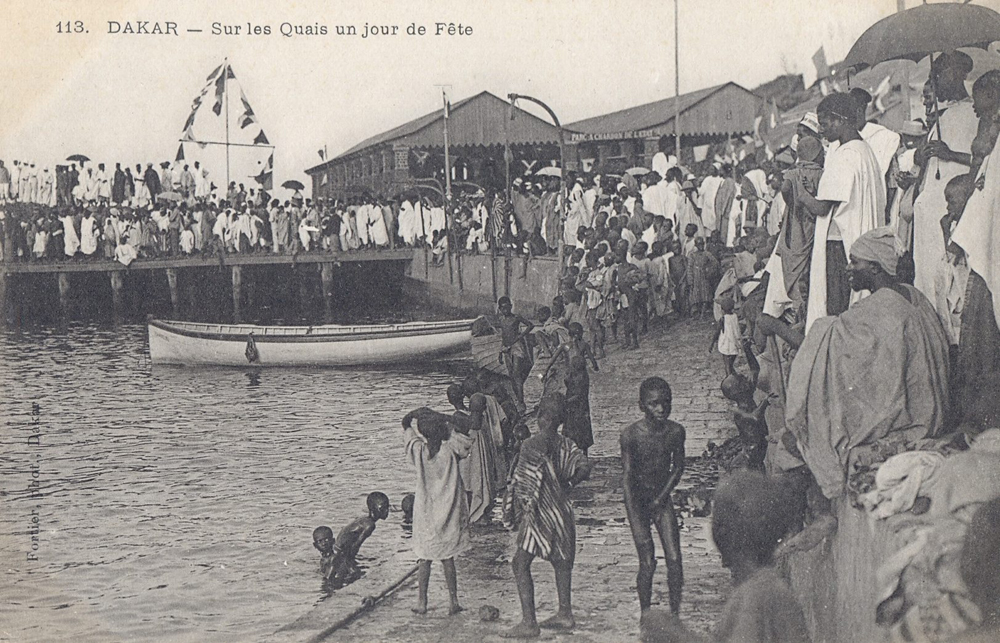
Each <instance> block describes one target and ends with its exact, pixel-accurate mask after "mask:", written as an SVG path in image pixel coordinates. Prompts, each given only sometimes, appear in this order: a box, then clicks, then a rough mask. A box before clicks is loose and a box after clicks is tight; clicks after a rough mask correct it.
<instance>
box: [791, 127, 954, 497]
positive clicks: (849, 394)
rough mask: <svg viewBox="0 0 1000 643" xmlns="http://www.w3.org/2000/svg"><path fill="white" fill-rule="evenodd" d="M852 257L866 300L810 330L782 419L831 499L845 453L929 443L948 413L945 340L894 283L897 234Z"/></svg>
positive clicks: (926, 305)
mask: <svg viewBox="0 0 1000 643" xmlns="http://www.w3.org/2000/svg"><path fill="white" fill-rule="evenodd" d="M821 118H822V116H821ZM850 252H851V261H850V266H849V268H848V273H849V277H848V280H849V282H850V286H851V289H852V290H854V291H855V292H860V291H864V290H869V291H871V292H872V294H871V295H870V296H869V297H867V298H865V299H862V300H861V301H859V302H858V303H856V304H855V305H853V306H852V307H851V308H850V309H849V310H847V311H845V312H843V313H842V314H840V315H839V316H836V317H824V318H822V319H818V320H816V322H815V323H814V324H813V326H812V328H811V329H810V330H809V331H808V333H807V334H806V336H805V340H804V341H803V342H802V345H801V346H800V347H799V350H798V353H797V354H796V356H795V360H794V361H793V362H792V367H791V373H790V375H789V378H788V391H787V395H788V398H787V407H786V415H785V419H786V426H787V429H788V430H789V431H790V432H791V433H792V435H794V436H795V439H796V443H797V446H798V450H799V452H800V453H801V455H802V458H803V460H804V461H805V463H806V464H807V465H808V466H809V469H810V471H811V472H812V474H813V475H814V476H815V477H816V481H817V482H818V483H819V486H820V489H821V490H822V491H823V495H825V496H826V497H827V498H830V499H833V498H836V497H838V496H840V495H842V494H843V492H844V490H845V479H846V472H847V466H848V458H849V456H850V451H851V449H852V448H854V447H856V446H858V445H862V444H870V443H872V442H875V441H876V440H880V439H882V438H884V437H886V435H887V434H889V433H900V434H903V436H901V437H903V439H906V440H918V439H922V438H931V437H936V436H937V435H938V434H939V433H940V432H941V430H942V428H943V427H944V418H945V413H946V410H947V404H948V337H947V335H945V332H944V328H942V326H941V321H940V319H939V318H938V316H937V313H936V312H935V311H934V306H933V305H931V302H930V301H928V299H927V298H926V297H924V296H923V295H922V294H921V293H920V292H919V291H918V290H917V289H916V288H914V287H912V286H908V285H905V284H901V283H898V282H897V279H896V273H897V262H898V258H899V256H898V254H897V243H896V235H895V232H894V231H893V230H892V229H891V228H889V227H881V228H876V229H874V230H870V231H868V232H866V233H864V234H862V235H861V236H860V237H858V239H856V240H855V242H854V243H853V244H851V251H850ZM904 436H905V437H904Z"/></svg>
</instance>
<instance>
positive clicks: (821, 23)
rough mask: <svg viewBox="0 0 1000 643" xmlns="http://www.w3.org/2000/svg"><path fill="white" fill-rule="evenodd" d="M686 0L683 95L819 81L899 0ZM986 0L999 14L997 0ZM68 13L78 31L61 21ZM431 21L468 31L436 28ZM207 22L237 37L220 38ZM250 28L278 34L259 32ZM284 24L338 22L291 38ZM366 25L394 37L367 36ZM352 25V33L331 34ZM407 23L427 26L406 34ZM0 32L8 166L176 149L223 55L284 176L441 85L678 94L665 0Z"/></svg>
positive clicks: (83, 12)
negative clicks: (820, 61) (790, 80)
mask: <svg viewBox="0 0 1000 643" xmlns="http://www.w3.org/2000/svg"><path fill="white" fill-rule="evenodd" d="M918 1H919V0H906V5H907V6H914V5H915V4H917V2H918ZM678 2H679V5H678V7H679V14H680V20H679V31H680V38H679V42H680V90H681V93H684V92H689V91H694V90H697V89H701V88H703V87H708V86H712V85H717V84H720V83H724V82H727V81H734V82H737V83H739V84H741V85H743V86H745V87H747V88H753V87H754V86H756V85H758V84H760V83H763V82H766V81H768V80H770V79H772V78H774V77H776V76H778V75H780V74H783V73H802V74H804V75H805V78H806V82H807V84H808V83H811V81H812V80H813V79H814V78H815V73H816V72H815V69H814V67H813V64H812V62H811V58H812V56H813V54H814V53H815V52H816V51H817V49H818V48H819V47H820V46H822V47H823V49H824V51H825V53H826V57H827V60H828V61H829V62H831V63H833V62H835V61H838V60H841V59H842V58H843V57H844V56H845V55H846V54H847V51H848V50H849V49H850V47H851V45H852V44H853V42H854V40H855V39H856V38H857V37H858V36H860V35H861V34H862V33H863V32H864V30H865V29H867V28H868V27H869V26H871V25H872V24H873V23H875V22H876V21H878V20H879V19H881V18H883V17H885V16H887V15H889V14H891V13H892V12H894V11H895V10H896V8H897V0H827V1H826V2H823V3H812V2H804V1H802V0H678ZM976 2H977V3H978V4H983V5H986V6H989V7H991V8H993V9H998V10H1000V0H976ZM137 20H146V21H150V28H152V23H153V22H154V21H155V22H158V23H159V24H160V26H161V28H163V27H164V26H165V23H166V22H167V21H172V22H174V23H177V26H178V31H179V35H177V36H172V35H162V36H161V35H145V34H135V35H132V34H127V35H126V34H109V33H108V31H109V24H108V23H109V21H116V22H118V23H120V24H122V25H123V27H124V25H125V23H127V22H131V23H132V24H133V25H134V24H135V21H137ZM67 21H68V22H69V26H70V28H71V30H74V29H75V28H76V24H77V23H76V21H80V22H81V23H82V25H83V27H82V28H83V30H84V32H83V33H58V31H57V29H58V27H57V25H62V28H63V31H66V26H67ZM438 22H441V23H454V24H455V25H456V27H457V26H458V25H459V24H461V25H462V26H463V27H465V29H466V31H467V30H468V28H469V27H471V29H472V33H471V34H467V35H458V34H456V35H447V34H445V35H434V31H435V23H438ZM213 23H220V24H221V25H230V26H237V25H238V26H239V27H240V31H241V33H240V34H239V35H213V34H212V33H211V31H212V25H213ZM248 23H249V25H254V26H260V27H261V28H263V27H264V26H268V27H269V28H270V31H271V33H270V35H259V36H255V35H248V34H247V31H248ZM283 23H287V24H288V25H290V26H291V28H292V29H294V28H295V26H299V27H303V28H304V27H312V28H313V29H315V30H318V27H320V26H325V27H326V29H327V32H328V33H327V35H325V36H324V35H312V36H310V35H292V37H285V36H283V35H282V34H281V33H280V31H281V27H282V24H283ZM366 23H369V24H372V25H379V26H386V25H389V26H391V25H395V26H397V27H398V32H397V35H395V36H392V35H389V36H385V35H379V36H372V37H368V38H362V37H361V34H362V33H363V32H364V29H365V24H366ZM349 25H350V26H354V27H355V28H356V29H357V35H353V36H349V35H343V36H341V35H337V26H340V27H346V26H349ZM410 25H418V26H424V27H426V29H427V34H426V35H423V36H420V35H412V36H411V35H407V33H406V32H407V27H408V26H410ZM287 28H288V27H286V29H287ZM187 29H201V30H203V31H202V32H201V33H190V32H188V31H187ZM0 43H3V50H4V55H3V56H0V79H3V91H2V92H0V159H4V160H6V161H7V163H8V164H9V163H10V161H11V160H12V159H21V160H31V161H33V162H35V163H36V164H38V165H39V166H51V165H54V164H55V163H56V162H59V161H61V160H62V159H64V158H65V157H66V156H68V155H69V154H74V153H82V154H85V155H86V156H88V157H90V158H91V159H93V160H95V161H104V162H106V163H108V164H109V166H110V167H113V165H114V163H115V162H119V161H120V162H122V163H125V164H128V165H133V166H134V165H135V163H137V162H142V163H145V162H147V161H154V162H159V161H165V160H173V158H174V155H175V153H176V151H177V146H178V139H179V137H180V135H181V132H182V128H183V125H184V121H185V120H186V119H187V117H188V115H189V113H190V111H191V101H192V100H193V99H194V98H195V96H197V95H198V93H199V92H200V91H201V89H202V87H203V86H204V85H205V80H206V77H207V76H208V74H209V73H210V72H211V71H212V70H213V69H215V67H217V66H218V65H219V64H220V63H221V62H222V61H223V60H224V59H228V60H229V62H230V63H231V65H232V67H233V69H234V71H235V74H236V76H237V79H238V80H239V83H240V85H241V86H242V87H243V90H244V92H245V94H246V96H247V99H248V100H249V102H250V103H251V105H252V106H253V109H254V112H255V113H256V115H257V118H258V120H259V124H260V127H262V128H263V129H264V130H265V132H266V135H267V138H268V139H269V140H270V142H271V143H272V144H273V145H274V146H275V152H274V163H275V178H276V183H281V182H282V181H284V180H286V179H298V180H300V181H302V182H303V183H306V184H307V185H308V183H309V181H308V180H307V176H306V174H305V172H304V171H305V169H306V168H309V167H312V166H314V165H316V164H318V163H319V162H320V157H319V156H318V154H317V150H319V149H321V148H324V147H325V148H326V150H327V152H328V153H329V155H330V156H336V155H337V154H340V153H342V152H343V151H345V150H347V149H348V148H350V147H351V146H353V145H355V144H356V143H358V142H359V141H361V140H363V139H365V138H367V137H369V136H372V135H374V134H378V133H380V132H382V131H384V130H387V129H390V128H392V127H395V126H397V125H399V124H401V123H404V122H406V121H408V120H410V119H413V118H416V117H418V116H421V115H423V114H426V113H428V112H430V111H432V110H434V109H437V108H439V107H440V105H441V89H440V88H439V87H436V85H449V86H450V87H449V88H448V90H447V91H448V93H449V96H450V97H451V99H452V100H453V101H455V100H459V99H461V98H465V97H467V96H471V95H473V94H476V93H478V92H480V91H482V90H484V89H485V90H489V91H491V92H493V93H495V94H497V95H498V96H501V97H505V96H506V95H507V94H508V93H510V92H517V93H520V94H528V95H532V96H535V97H537V98H540V99H541V100H543V101H545V102H546V103H548V104H549V105H550V106H551V107H552V108H553V109H554V110H555V112H556V113H557V114H558V115H559V117H560V119H561V120H562V121H563V123H569V122H572V121H574V120H579V119H582V118H586V117H590V116H595V115H598V114H603V113H607V112H610V111H614V110H617V109H623V108H626V107H631V106H634V105H639V104H642V103H646V102H650V101H654V100H659V99H663V98H667V97H670V96H673V95H674V3H673V2H671V1H670V0H615V1H614V2H604V1H597V0H594V1H592V2H580V1H578V0H500V1H497V0H494V1H492V2H486V1H484V0H437V1H435V2H428V1H426V0H424V1H421V0H407V1H403V0H400V1H369V2H365V3H361V2H344V1H336V0H334V1H330V0H326V1H317V0H293V1H287V0H286V1H282V0H271V1H270V2H255V1H249V0H246V1H241V0H236V1H232V0H231V1H228V2H208V1H195V0H110V1H109V0H75V1H74V2H66V1H64V0H11V2H10V3H8V4H6V6H5V15H4V20H3V21H2V22H0ZM206 102H207V103H208V106H209V107H210V106H211V100H207V101H206ZM203 109H208V107H206V108H203ZM201 118H203V116H201V115H199V119H201ZM247 154H248V153H246V152H240V151H234V152H233V156H240V159H241V161H242V162H243V164H244V165H245V166H248V167H249V166H252V165H254V164H256V163H258V162H259V160H260V159H259V158H257V157H259V156H260V155H259V154H258V155H257V157H255V158H254V159H250V160H248V158H247ZM251 156H252V154H251ZM191 158H193V157H191V156H190V155H189V159H191ZM220 158H221V157H220ZM220 163H224V162H222V161H220V160H219V158H213V159H210V160H209V161H208V162H207V164H208V166H209V168H210V171H211V172H212V173H213V177H219V176H220V175H221V176H224V174H225V168H224V164H223V165H221V166H220ZM248 164H249V165H248ZM257 167H259V166H257ZM240 171H242V172H244V174H243V175H244V176H245V175H248V174H249V170H248V169H247V167H244V168H242V169H241V170H240ZM234 178H236V177H234ZM220 182H221V181H219V180H216V183H217V184H218V183H220Z"/></svg>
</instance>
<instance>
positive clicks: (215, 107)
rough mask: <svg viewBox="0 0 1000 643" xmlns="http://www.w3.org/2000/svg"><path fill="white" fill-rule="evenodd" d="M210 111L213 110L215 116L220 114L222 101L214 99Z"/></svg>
mask: <svg viewBox="0 0 1000 643" xmlns="http://www.w3.org/2000/svg"><path fill="white" fill-rule="evenodd" d="M212 111H213V112H215V115H216V116H222V101H221V100H218V99H216V101H215V105H212Z"/></svg>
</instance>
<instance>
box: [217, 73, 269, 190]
mask: <svg viewBox="0 0 1000 643" xmlns="http://www.w3.org/2000/svg"><path fill="white" fill-rule="evenodd" d="M228 83H229V58H228V57H226V58H225V59H223V62H222V100H223V101H225V106H224V107H223V109H225V110H226V187H225V193H226V194H228V192H229V92H228V91H226V89H227V88H226V85H227V84H228ZM272 176H273V175H272Z"/></svg>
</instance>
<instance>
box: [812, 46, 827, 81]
mask: <svg viewBox="0 0 1000 643" xmlns="http://www.w3.org/2000/svg"><path fill="white" fill-rule="evenodd" d="M812 62H813V65H815V67H816V79H817V80H822V79H824V78H829V77H830V66H829V65H828V64H827V63H826V51H824V50H823V46H822V45H820V48H819V49H818V50H817V51H816V53H814V54H813V57H812Z"/></svg>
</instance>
